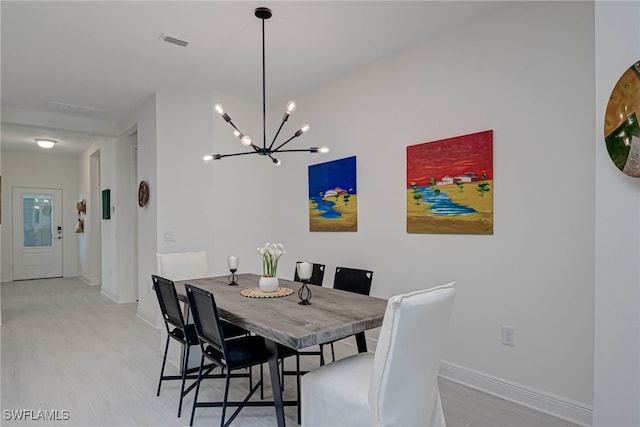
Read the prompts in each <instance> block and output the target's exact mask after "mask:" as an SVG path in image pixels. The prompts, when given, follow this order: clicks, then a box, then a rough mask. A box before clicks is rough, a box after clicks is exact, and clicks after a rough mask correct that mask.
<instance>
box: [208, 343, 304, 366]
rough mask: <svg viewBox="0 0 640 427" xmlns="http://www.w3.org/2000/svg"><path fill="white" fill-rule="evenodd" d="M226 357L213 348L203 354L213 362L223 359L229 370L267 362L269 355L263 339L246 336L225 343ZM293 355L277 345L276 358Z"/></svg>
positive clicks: (289, 350)
mask: <svg viewBox="0 0 640 427" xmlns="http://www.w3.org/2000/svg"><path fill="white" fill-rule="evenodd" d="M226 345H227V357H226V359H224V357H223V355H222V353H221V352H220V351H219V350H217V349H216V348H214V347H213V346H210V345H209V346H207V348H206V349H205V353H206V354H207V356H209V357H210V358H212V359H214V360H221V359H224V361H225V363H226V366H227V367H228V368H229V369H231V370H235V369H242V368H247V367H249V366H254V365H257V364H260V363H266V362H267V361H268V360H269V353H268V351H267V346H266V345H265V342H264V338H262V337H259V336H246V337H238V338H232V339H229V340H227V341H226ZM293 354H295V350H294V349H292V348H289V347H286V346H283V345H281V344H278V358H279V359H281V358H283V357H288V356H291V355H293Z"/></svg>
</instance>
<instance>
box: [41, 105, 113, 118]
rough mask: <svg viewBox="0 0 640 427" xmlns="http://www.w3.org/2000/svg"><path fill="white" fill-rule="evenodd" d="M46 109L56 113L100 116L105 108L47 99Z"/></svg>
mask: <svg viewBox="0 0 640 427" xmlns="http://www.w3.org/2000/svg"><path fill="white" fill-rule="evenodd" d="M44 109H45V110H49V111H55V112H56V113H62V114H71V115H74V116H84V117H93V118H96V117H99V116H101V115H102V113H104V110H100V109H98V108H91V107H83V106H80V105H73V104H65V103H63V102H53V101H45V102H44Z"/></svg>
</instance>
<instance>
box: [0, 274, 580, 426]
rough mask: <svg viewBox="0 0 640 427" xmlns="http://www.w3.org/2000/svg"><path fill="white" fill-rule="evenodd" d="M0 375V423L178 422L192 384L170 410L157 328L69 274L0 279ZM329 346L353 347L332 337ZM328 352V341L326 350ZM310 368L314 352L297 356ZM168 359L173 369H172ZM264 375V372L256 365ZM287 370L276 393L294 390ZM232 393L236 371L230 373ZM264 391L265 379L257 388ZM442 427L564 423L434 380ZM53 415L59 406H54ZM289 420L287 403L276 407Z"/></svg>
mask: <svg viewBox="0 0 640 427" xmlns="http://www.w3.org/2000/svg"><path fill="white" fill-rule="evenodd" d="M1 291H2V327H1V329H0V331H1V332H0V337H1V345H2V349H1V350H2V351H1V360H0V361H1V364H2V370H1V383H2V394H1V399H2V410H3V415H2V419H1V420H0V423H1V424H2V425H3V426H9V425H19V426H29V425H37V426H50V425H61V426H188V425H189V414H190V410H191V404H192V394H191V395H189V396H187V397H186V398H185V409H184V412H183V415H182V417H181V418H177V416H176V415H177V407H178V405H177V398H178V393H179V382H178V381H170V382H165V383H164V384H163V386H162V393H161V395H160V397H156V387H157V381H158V375H159V371H160V366H161V362H162V357H161V354H160V344H159V340H160V338H159V336H160V335H159V331H158V330H156V329H154V328H152V327H151V326H149V325H148V324H147V323H145V322H144V321H142V320H140V319H139V318H137V317H136V304H135V303H134V304H116V303H114V302H112V301H111V300H109V299H108V298H106V297H104V296H102V295H101V294H100V289H99V286H98V287H90V286H88V285H85V284H83V283H82V282H81V281H79V280H77V279H75V278H71V279H48V280H33V281H24V282H11V283H3V284H2V287H1ZM336 350H337V352H338V356H340V357H342V356H344V355H347V354H352V353H353V352H354V347H352V346H351V345H349V344H344V343H338V345H337V346H336ZM327 353H328V351H327ZM303 363H305V365H304V366H303V367H306V368H312V367H313V366H315V365H316V364H317V358H315V357H304V358H303ZM168 369H170V370H172V371H174V372H176V369H175V368H173V367H169V368H168ZM265 377H266V378H265V379H266V380H267V381H268V374H265ZM293 381H294V377H287V380H286V389H285V398H288V399H294V396H295V394H294V393H295V388H294V382H293ZM223 384H224V381H219V380H208V381H206V382H203V386H202V388H201V396H203V398H205V399H207V398H208V399H211V400H218V399H219V396H220V393H221V391H222V390H223V388H222V387H223ZM232 384H233V385H232V393H236V398H239V397H241V393H242V392H244V391H245V390H246V386H247V385H246V384H247V383H246V380H244V379H238V380H237V381H235V382H232ZM265 391H266V393H267V394H269V395H270V394H271V393H270V387H267V388H266V389H265ZM440 391H441V394H442V401H443V407H444V412H445V418H446V421H447V425H448V426H449V427H480V426H486V427H490V426H491V427H502V426H504V427H556V426H557V427H560V426H563V427H569V426H574V425H573V424H571V423H568V422H565V421H562V420H558V419H556V418H553V417H550V416H548V415H545V414H542V413H539V412H536V411H533V410H531V409H528V408H525V407H522V406H519V405H516V404H513V403H511V402H507V401H505V400H502V399H499V398H496V397H494V396H490V395H488V394H485V393H481V392H479V391H476V390H473V389H470V388H468V387H464V386H461V385H459V384H456V383H453V382H450V381H446V380H441V381H440ZM21 409H22V410H33V411H34V412H33V413H34V416H35V415H37V411H38V410H49V411H51V410H58V411H65V410H66V411H69V417H70V418H69V420H66V421H64V420H61V421H57V422H55V421H54V422H47V421H42V420H38V421H32V422H28V421H8V420H7V413H6V412H5V411H6V410H21ZM59 413H60V415H62V412H59ZM219 417H220V410H219V409H217V408H200V409H198V411H197V412H196V419H195V423H194V425H197V426H208V425H219ZM286 417H287V424H288V425H296V409H295V407H287V408H286ZM233 425H234V426H273V425H275V416H274V410H273V408H245V409H243V411H242V412H241V413H240V415H239V416H238V418H236V420H235V421H234V423H233Z"/></svg>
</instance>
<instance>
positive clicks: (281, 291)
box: [240, 287, 293, 298]
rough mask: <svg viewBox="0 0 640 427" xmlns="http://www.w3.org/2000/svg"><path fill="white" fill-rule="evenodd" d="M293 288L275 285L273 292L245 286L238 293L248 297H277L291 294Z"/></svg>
mask: <svg viewBox="0 0 640 427" xmlns="http://www.w3.org/2000/svg"><path fill="white" fill-rule="evenodd" d="M292 293H293V289H291V288H281V287H277V288H276V290H275V291H273V292H262V290H261V289H260V288H246V289H243V290H241V291H240V295H242V296H243V297H249V298H279V297H286V296H287V295H291V294H292Z"/></svg>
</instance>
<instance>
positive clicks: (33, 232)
mask: <svg viewBox="0 0 640 427" xmlns="http://www.w3.org/2000/svg"><path fill="white" fill-rule="evenodd" d="M52 204H53V197H52V196H50V195H47V194H23V195H22V213H23V215H24V216H23V221H22V224H23V236H24V237H23V245H24V247H25V248H35V247H51V246H52V245H53V219H52V211H53V209H52V208H53V206H52Z"/></svg>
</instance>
